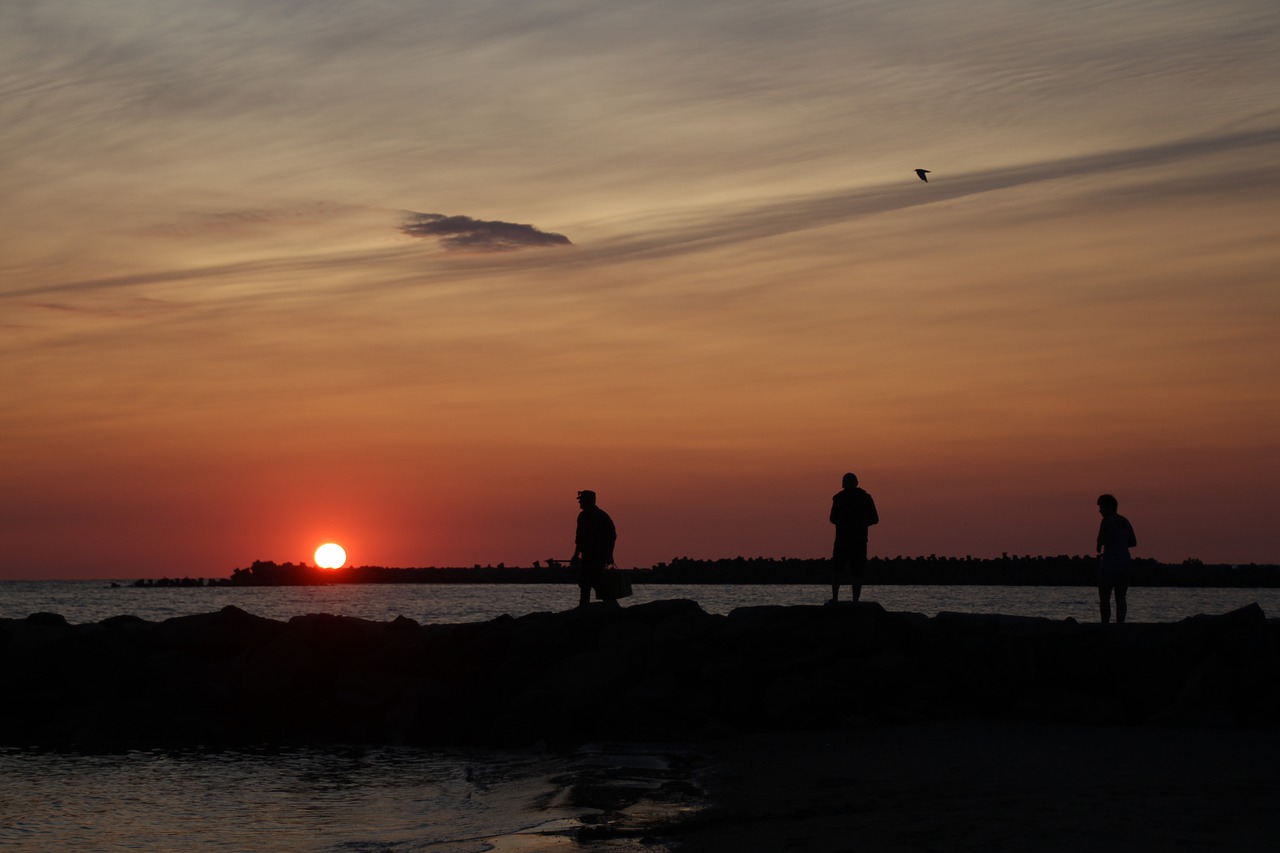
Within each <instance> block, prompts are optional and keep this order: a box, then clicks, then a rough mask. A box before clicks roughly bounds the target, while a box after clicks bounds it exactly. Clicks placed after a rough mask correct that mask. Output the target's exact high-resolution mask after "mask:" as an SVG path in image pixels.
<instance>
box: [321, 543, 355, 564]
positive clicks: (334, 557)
mask: <svg viewBox="0 0 1280 853" xmlns="http://www.w3.org/2000/svg"><path fill="white" fill-rule="evenodd" d="M346 564H347V552H346V551H345V550H343V548H342V546H341V545H335V544H334V543H332V542H326V543H325V544H323V545H321V546H320V547H319V548H317V549H316V565H317V566H319V567H320V568H322V569H340V568H342V567H343V566H345V565H346Z"/></svg>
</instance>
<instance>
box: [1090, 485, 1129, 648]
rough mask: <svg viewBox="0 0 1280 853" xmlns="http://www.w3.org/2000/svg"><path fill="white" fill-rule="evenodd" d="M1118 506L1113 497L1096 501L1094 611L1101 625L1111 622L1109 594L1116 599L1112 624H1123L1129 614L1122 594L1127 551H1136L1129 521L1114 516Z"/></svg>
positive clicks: (1126, 574)
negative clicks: (1098, 518) (1098, 521)
mask: <svg viewBox="0 0 1280 853" xmlns="http://www.w3.org/2000/svg"><path fill="white" fill-rule="evenodd" d="M1119 508H1120V502H1119V501H1117V500H1116V499H1115V496H1113V495H1102V496H1101V497H1099V498H1098V512H1100V513H1102V524H1101V525H1100V526H1099V527H1098V607H1099V609H1100V610H1101V611H1102V621H1103V622H1104V623H1106V622H1110V621H1111V593H1112V591H1113V590H1114V591H1115V595H1116V623H1117V624H1119V623H1121V622H1123V621H1124V617H1125V614H1126V613H1127V612H1128V610H1129V606H1128V603H1127V602H1126V601H1125V598H1124V597H1125V594H1126V593H1128V591H1129V576H1130V574H1131V573H1132V568H1133V558H1132V557H1130V556H1129V549H1130V548H1133V547H1136V546H1137V544H1138V537H1137V536H1135V535H1134V533H1133V525H1132V524H1130V523H1129V519H1127V518H1125V517H1124V516H1123V515H1121V514H1120V513H1118V512H1117V511H1116V510H1117V509H1119Z"/></svg>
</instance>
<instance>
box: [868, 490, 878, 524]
mask: <svg viewBox="0 0 1280 853" xmlns="http://www.w3.org/2000/svg"><path fill="white" fill-rule="evenodd" d="M879 523H880V513H878V512H876V502H875V501H874V500H872V498H871V495H867V527H870V526H871V525H873V524H879Z"/></svg>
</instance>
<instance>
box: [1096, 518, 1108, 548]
mask: <svg viewBox="0 0 1280 853" xmlns="http://www.w3.org/2000/svg"><path fill="white" fill-rule="evenodd" d="M1106 539H1107V520H1106V519H1105V518H1104V519H1102V523H1101V524H1099V525H1098V553H1099V554H1101V553H1102V543H1103V542H1105V541H1106Z"/></svg>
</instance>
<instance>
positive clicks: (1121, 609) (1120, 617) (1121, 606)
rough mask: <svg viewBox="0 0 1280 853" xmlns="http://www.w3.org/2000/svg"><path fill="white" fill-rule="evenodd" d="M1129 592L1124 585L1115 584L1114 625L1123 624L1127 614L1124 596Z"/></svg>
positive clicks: (1127, 605)
mask: <svg viewBox="0 0 1280 853" xmlns="http://www.w3.org/2000/svg"><path fill="white" fill-rule="evenodd" d="M1128 592H1129V587H1128V586H1127V585H1125V584H1116V624H1117V625H1119V624H1121V623H1123V622H1124V617H1125V616H1126V615H1127V614H1128V613H1129V602H1127V601H1126V600H1125V595H1126V594H1127V593H1128Z"/></svg>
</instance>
